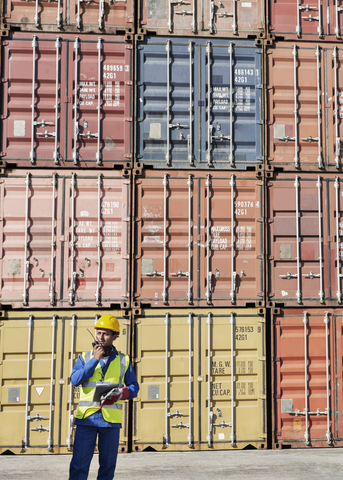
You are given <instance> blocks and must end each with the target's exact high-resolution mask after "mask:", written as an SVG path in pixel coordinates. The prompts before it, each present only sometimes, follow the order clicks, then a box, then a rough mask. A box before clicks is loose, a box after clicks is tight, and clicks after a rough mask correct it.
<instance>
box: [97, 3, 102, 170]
mask: <svg viewBox="0 0 343 480" xmlns="http://www.w3.org/2000/svg"><path fill="white" fill-rule="evenodd" d="M102 3H103V0H102ZM97 48H98V136H97V139H98V141H97V152H96V163H97V165H101V161H102V155H101V143H100V142H101V118H100V115H101V51H102V48H103V46H102V39H101V38H99V39H98V44H97Z"/></svg>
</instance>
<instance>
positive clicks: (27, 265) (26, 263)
mask: <svg viewBox="0 0 343 480" xmlns="http://www.w3.org/2000/svg"><path fill="white" fill-rule="evenodd" d="M30 178H31V175H30V173H27V174H26V180H25V185H26V198H25V244H24V290H23V305H27V302H28V293H27V282H28V280H29V268H30V262H29V260H28V259H27V247H28V234H29V233H28V226H29V186H30Z"/></svg>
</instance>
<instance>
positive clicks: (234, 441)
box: [223, 312, 236, 446]
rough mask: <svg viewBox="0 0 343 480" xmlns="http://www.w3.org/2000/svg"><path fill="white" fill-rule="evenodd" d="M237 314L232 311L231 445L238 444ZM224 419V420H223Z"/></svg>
mask: <svg viewBox="0 0 343 480" xmlns="http://www.w3.org/2000/svg"><path fill="white" fill-rule="evenodd" d="M235 323H236V319H235V315H234V313H233V312H231V315H230V325H231V424H227V425H228V426H231V428H232V430H231V435H230V440H231V445H232V446H234V445H235V444H236V422H235ZM223 421H224V420H223Z"/></svg>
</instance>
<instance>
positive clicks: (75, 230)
mask: <svg viewBox="0 0 343 480" xmlns="http://www.w3.org/2000/svg"><path fill="white" fill-rule="evenodd" d="M65 192H66V193H65V195H66V197H65V202H66V203H65V205H66V208H65V230H64V231H65V232H66V234H67V238H68V244H69V250H68V253H67V252H66V254H65V260H64V270H63V271H64V276H63V277H62V280H63V285H64V290H63V292H64V297H63V302H65V304H66V303H68V304H69V305H78V306H81V305H82V306H87V307H92V306H93V307H95V306H96V305H98V306H104V305H110V304H112V303H117V304H121V302H127V301H128V295H129V293H128V255H129V250H128V242H129V208H130V206H129V201H130V198H129V180H127V181H126V180H123V179H122V178H120V175H119V174H117V175H116V176H114V175H112V176H109V175H101V174H98V175H97V176H92V177H91V176H88V177H82V176H81V175H80V176H79V175H76V174H74V173H73V174H72V175H71V177H70V176H68V177H66V190H65Z"/></svg>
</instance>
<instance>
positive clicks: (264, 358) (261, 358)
mask: <svg viewBox="0 0 343 480" xmlns="http://www.w3.org/2000/svg"><path fill="white" fill-rule="evenodd" d="M257 359H258V360H259V361H260V362H265V361H266V357H257ZM265 397H266V396H265V395H259V397H258V398H265Z"/></svg>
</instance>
